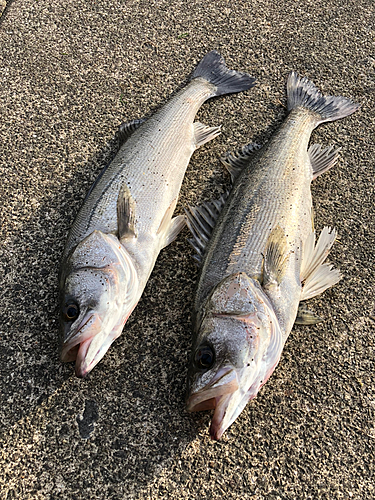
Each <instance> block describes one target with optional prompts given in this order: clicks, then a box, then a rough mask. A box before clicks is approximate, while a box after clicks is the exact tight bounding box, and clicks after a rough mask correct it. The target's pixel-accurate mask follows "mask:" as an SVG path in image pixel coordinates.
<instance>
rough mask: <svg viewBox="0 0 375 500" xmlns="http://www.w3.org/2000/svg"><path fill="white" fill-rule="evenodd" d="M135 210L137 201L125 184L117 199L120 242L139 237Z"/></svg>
mask: <svg viewBox="0 0 375 500" xmlns="http://www.w3.org/2000/svg"><path fill="white" fill-rule="evenodd" d="M135 208H136V205H135V201H134V200H133V198H132V195H131V194H130V190H129V188H128V187H127V186H126V184H124V185H123V186H122V188H121V190H120V192H119V195H118V198H117V227H118V236H119V240H120V241H122V240H126V239H128V238H136V237H137V232H136V229H135Z"/></svg>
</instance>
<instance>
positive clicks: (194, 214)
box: [185, 191, 229, 265]
mask: <svg viewBox="0 0 375 500" xmlns="http://www.w3.org/2000/svg"><path fill="white" fill-rule="evenodd" d="M228 196H229V191H227V192H225V193H223V194H222V195H221V196H220V198H219V199H218V200H214V201H209V202H206V203H204V204H203V205H202V206H200V207H191V206H189V207H188V209H185V214H186V218H187V220H186V225H187V227H188V228H189V230H190V232H191V234H192V236H193V238H191V239H189V240H188V242H189V243H190V244H191V246H192V247H193V248H194V250H195V251H196V252H197V254H196V255H194V256H193V259H194V260H195V261H196V262H197V263H198V265H200V264H201V262H202V258H203V255H204V251H205V248H206V244H207V242H208V241H209V239H210V237H211V234H212V230H213V228H214V227H215V224H216V221H217V219H218V217H219V215H220V212H221V210H222V208H223V206H224V204H225V202H226V200H227V198H228Z"/></svg>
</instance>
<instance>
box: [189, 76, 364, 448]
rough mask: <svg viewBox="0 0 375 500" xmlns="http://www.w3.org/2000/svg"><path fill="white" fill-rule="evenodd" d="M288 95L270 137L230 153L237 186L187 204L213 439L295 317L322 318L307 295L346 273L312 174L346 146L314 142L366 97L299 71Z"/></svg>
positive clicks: (192, 367) (197, 342) (195, 386)
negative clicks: (316, 218) (322, 217)
mask: <svg viewBox="0 0 375 500" xmlns="http://www.w3.org/2000/svg"><path fill="white" fill-rule="evenodd" d="M287 99H288V112H289V113H288V115H287V117H286V119H285V121H284V122H283V124H282V125H281V126H280V128H279V129H278V130H277V131H276V132H275V133H274V135H273V136H272V137H271V138H270V140H269V141H268V142H267V143H266V145H264V146H263V147H261V148H260V146H259V145H256V144H249V145H247V146H244V147H242V148H241V149H239V150H238V151H237V152H235V153H229V154H228V155H227V156H226V157H225V158H224V159H223V163H224V165H225V166H226V168H227V169H228V171H229V173H230V175H231V180H232V187H231V189H230V191H229V192H227V193H224V194H223V195H222V196H221V198H220V199H219V200H215V201H214V202H206V203H205V204H203V205H202V206H200V207H188V208H187V209H186V216H187V225H188V227H189V229H190V231H191V233H192V238H191V240H190V243H191V244H192V246H193V247H194V249H195V250H196V252H197V253H196V255H195V259H196V261H197V262H198V263H199V265H200V267H201V273H200V277H199V281H198V285H197V291H196V294H195V299H194V305H193V346H192V353H191V359H190V364H189V369H188V382H187V410H188V411H190V412H194V411H201V410H214V413H213V417H212V421H211V426H210V435H211V437H212V439H214V440H218V439H220V438H221V437H222V435H223V433H224V432H225V431H226V429H228V427H229V426H230V425H231V424H232V423H233V422H234V421H235V420H236V419H237V417H238V416H239V415H240V413H241V412H242V410H243V409H244V408H245V406H246V405H247V403H248V402H249V401H251V400H252V399H253V398H255V396H256V395H257V394H258V392H259V390H260V389H261V387H262V386H263V385H264V384H265V383H266V382H267V380H268V379H269V377H270V376H271V374H272V373H273V372H274V370H275V368H276V366H277V365H278V363H279V360H280V357H281V354H282V350H283V348H284V345H285V342H286V340H287V338H288V336H289V334H290V332H291V330H292V327H293V324H294V323H299V324H315V323H317V322H319V321H321V319H320V318H319V317H318V316H317V315H315V313H313V312H311V311H309V310H308V309H306V307H305V306H304V304H303V302H304V301H305V300H307V299H309V298H311V297H314V296H316V295H318V294H320V293H322V292H324V290H326V289H327V288H329V287H331V286H333V285H335V284H336V283H337V282H338V281H339V279H340V277H341V276H340V272H339V271H338V270H337V269H335V268H334V267H333V266H332V265H331V264H329V263H326V262H325V259H326V257H327V255H328V253H329V251H330V249H331V247H332V245H333V243H334V241H335V238H336V230H335V229H332V228H330V227H325V228H324V229H323V230H322V232H321V234H320V237H319V239H318V241H317V242H316V237H315V230H314V224H313V207H312V196H311V182H312V180H314V179H315V178H316V177H317V176H319V175H321V174H323V173H324V172H326V171H327V170H329V169H330V168H331V167H333V165H334V164H335V163H336V162H337V159H338V152H339V150H338V149H334V148H333V147H332V146H330V147H328V148H322V146H321V145H318V144H314V145H312V146H310V147H308V146H309V141H310V136H311V133H312V131H313V130H314V129H315V128H316V127H317V126H318V125H320V124H321V123H324V122H329V121H334V120H338V119H340V118H344V117H345V116H348V115H350V114H352V113H354V112H355V111H356V110H357V109H358V107H359V105H358V104H355V103H354V102H352V101H351V100H350V99H347V98H345V97H334V96H325V95H323V94H322V93H321V92H320V91H319V90H318V89H317V87H316V86H315V85H314V84H313V83H312V82H311V81H309V80H308V79H307V78H305V77H301V76H299V75H298V74H296V73H295V72H292V73H291V74H290V75H289V78H288V81H287ZM301 303H302V304H301Z"/></svg>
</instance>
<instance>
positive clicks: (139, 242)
mask: <svg viewBox="0 0 375 500" xmlns="http://www.w3.org/2000/svg"><path fill="white" fill-rule="evenodd" d="M254 81H255V80H254V78H251V77H250V76H249V75H247V74H246V73H240V72H237V71H233V70H229V69H228V68H227V67H226V66H225V62H224V59H223V58H222V57H221V56H220V54H218V53H217V52H215V51H212V52H210V53H208V54H207V55H206V56H205V57H204V58H203V59H202V61H201V62H200V63H199V64H198V66H197V68H196V69H195V71H194V73H193V75H192V79H191V81H190V82H189V83H188V85H187V86H186V87H185V88H183V89H182V90H181V91H180V92H178V93H177V94H176V95H175V96H174V97H173V98H172V99H171V100H170V101H169V102H168V103H167V104H165V105H164V106H163V107H162V108H161V109H160V110H159V111H158V112H156V113H155V114H154V115H153V116H151V117H150V118H149V119H148V120H146V121H142V120H136V121H133V122H131V123H129V124H126V125H125V126H122V128H121V130H120V135H121V136H122V142H123V144H122V145H121V147H120V149H119V151H118V153H117V155H116V157H115V158H114V160H113V161H112V162H111V164H110V165H109V166H108V167H107V168H106V169H105V170H104V171H103V172H102V173H101V175H100V176H99V177H98V179H97V180H96V182H95V183H94V185H93V186H92V188H91V190H90V191H89V193H88V195H87V197H86V199H85V201H84V204H83V206H82V208H81V210H80V212H79V213H78V216H77V218H76V220H75V222H74V224H73V227H72V228H71V231H70V234H69V237H68V241H67V243H66V246H65V251H64V255H63V259H62V263H61V270H60V290H61V294H60V295H61V296H60V302H61V322H60V323H61V326H60V336H61V343H62V348H61V359H62V360H63V361H74V360H75V362H76V363H75V370H76V374H77V376H79V377H83V376H85V375H86V374H87V373H88V372H89V371H90V370H92V368H93V367H94V366H95V365H96V364H97V363H98V362H99V361H100V359H101V358H102V357H103V356H104V354H105V352H106V351H107V350H108V348H109V346H110V345H111V344H112V342H113V341H114V340H115V339H116V338H117V337H118V336H119V335H120V334H121V332H122V329H123V327H124V325H125V323H126V321H127V319H128V317H129V315H130V314H131V312H132V311H133V309H134V308H135V306H136V304H137V302H138V301H139V299H140V297H141V295H142V292H143V289H144V287H145V285H146V283H147V280H148V278H149V276H150V273H151V271H152V269H153V267H154V264H155V261H156V258H157V256H158V254H159V252H160V250H161V249H162V248H164V247H165V246H167V245H168V244H169V243H171V242H172V241H173V240H174V239H175V238H176V236H177V235H178V233H179V232H180V231H181V229H182V228H183V227H184V225H185V219H184V216H182V215H179V216H177V217H175V218H173V219H172V214H173V212H174V209H175V207H176V203H177V198H178V194H179V191H180V187H181V183H182V179H183V177H184V174H185V170H186V167H187V165H188V163H189V160H190V157H191V155H192V154H193V152H194V151H195V149H197V148H198V147H199V146H201V145H202V144H205V143H206V142H207V141H210V140H211V139H213V138H215V137H216V136H217V135H218V134H219V133H220V127H208V126H206V125H203V124H202V123H199V122H195V123H194V122H193V120H194V117H195V115H196V113H197V111H198V109H199V107H200V106H201V105H202V104H203V103H204V101H206V100H207V99H209V98H210V97H214V96H218V95H222V94H229V93H232V92H240V91H243V90H247V89H249V88H251V87H252V86H253V85H254Z"/></svg>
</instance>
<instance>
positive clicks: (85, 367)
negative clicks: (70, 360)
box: [75, 337, 106, 378]
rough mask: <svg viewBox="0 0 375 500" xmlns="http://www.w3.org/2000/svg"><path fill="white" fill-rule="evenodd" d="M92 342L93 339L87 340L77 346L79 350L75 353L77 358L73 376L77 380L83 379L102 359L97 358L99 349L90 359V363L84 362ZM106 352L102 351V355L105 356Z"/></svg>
mask: <svg viewBox="0 0 375 500" xmlns="http://www.w3.org/2000/svg"><path fill="white" fill-rule="evenodd" d="M93 340H94V337H91V338H88V339H87V340H85V341H84V342H81V343H80V345H79V349H78V352H77V358H76V364H75V374H76V377H78V378H85V377H86V375H88V373H89V372H90V371H91V370H92V369H93V368H94V366H95V365H97V363H99V361H100V360H101V359H102V357H103V356H101V357H100V358H98V356H97V355H98V353H99V351H100V349H98V351H97V352H96V354H95V356H94V357H93V358H92V360H91V362H90V363H87V362H85V361H86V360H85V358H86V354H87V351H88V350H89V348H90V345H91V344H92V342H93ZM105 352H106V351H104V353H103V355H104V354H105Z"/></svg>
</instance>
